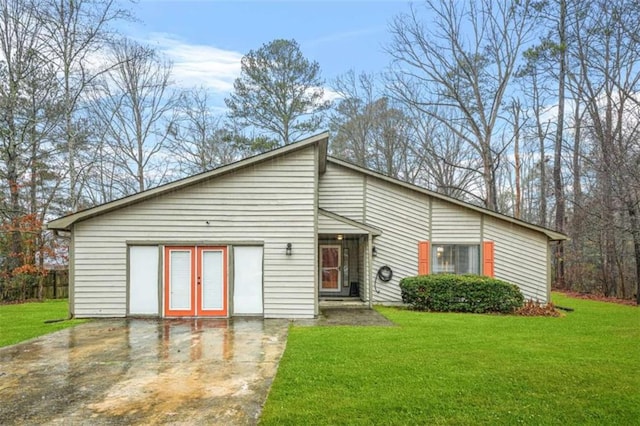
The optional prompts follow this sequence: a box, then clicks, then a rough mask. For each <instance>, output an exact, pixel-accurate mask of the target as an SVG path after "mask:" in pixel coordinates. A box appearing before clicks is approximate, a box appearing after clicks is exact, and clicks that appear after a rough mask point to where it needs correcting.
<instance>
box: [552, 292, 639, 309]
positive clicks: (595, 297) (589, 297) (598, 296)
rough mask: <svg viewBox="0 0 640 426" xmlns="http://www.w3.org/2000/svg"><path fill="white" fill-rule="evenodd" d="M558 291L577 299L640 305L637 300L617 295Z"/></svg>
mask: <svg viewBox="0 0 640 426" xmlns="http://www.w3.org/2000/svg"><path fill="white" fill-rule="evenodd" d="M558 293H561V294H564V295H565V296H567V297H573V298H576V299H586V300H595V301H597V302H609V303H617V304H619V305H627V306H638V305H637V304H636V301H635V300H632V299H618V298H616V297H607V296H603V295H602V294H591V293H578V292H576V291H565V290H561V291H558Z"/></svg>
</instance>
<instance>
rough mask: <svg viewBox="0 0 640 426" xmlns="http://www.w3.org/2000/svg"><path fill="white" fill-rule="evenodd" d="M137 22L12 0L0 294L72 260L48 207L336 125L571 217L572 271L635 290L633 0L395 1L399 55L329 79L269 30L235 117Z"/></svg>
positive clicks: (639, 242) (392, 163)
mask: <svg viewBox="0 0 640 426" xmlns="http://www.w3.org/2000/svg"><path fill="white" fill-rule="evenodd" d="M327 7H330V5H327ZM130 18H131V16H130V13H129V12H128V10H127V9H126V8H124V7H122V5H119V4H118V3H115V2H113V1H111V0H75V1H70V0H0V179H1V181H2V185H1V186H0V213H1V216H0V221H1V223H0V226H1V228H0V288H1V289H2V291H3V292H6V290H7V289H15V288H26V287H33V286H41V285H42V282H43V277H44V275H45V274H46V271H47V269H49V268H50V267H51V264H52V263H55V262H64V256H65V253H66V250H65V248H64V246H65V244H66V243H65V241H64V240H60V239H58V238H55V236H53V235H50V234H48V233H46V232H43V231H42V224H43V223H44V222H45V221H46V220H47V219H49V218H52V217H56V216H60V215H63V214H67V213H70V212H74V211H77V210H79V209H83V208H86V207H90V206H93V205H96V204H100V203H104V202H107V201H110V200H113V199H116V198H119V197H122V196H125V195H129V194H132V193H134V192H137V191H141V190H145V189H148V188H151V187H154V186H157V185H159V184H162V183H166V182H168V181H172V180H175V179H178V178H181V177H184V176H186V175H189V174H193V173H198V172H202V171H206V170H210V169H211V168H214V167H218V166H220V165H222V164H226V163H229V162H232V161H236V160H238V159H240V158H243V157H246V156H249V155H252V154H255V153H258V152H262V151H264V150H268V149H272V148H274V147H277V146H280V145H284V144H287V143H290V142H292V141H294V140H296V139H298V138H299V137H302V136H306V135H309V134H312V133H314V132H317V131H319V130H321V129H324V128H329V129H330V130H331V133H332V138H331V146H330V150H331V154H332V155H334V156H337V157H340V158H342V159H345V160H347V161H350V162H353V163H355V164H358V165H361V166H364V167H368V168H370V169H373V170H376V171H379V172H381V173H383V174H386V175H389V176H392V177H395V178H398V179H402V180H405V181H408V182H411V183H415V184H418V185H422V186H426V187H428V188H430V189H432V190H434V191H438V192H440V193H443V194H446V195H449V196H453V197H456V198H460V199H463V200H465V201H468V202H470V203H474V204H477V205H482V206H484V207H486V208H489V209H491V210H495V211H498V212H501V213H504V214H508V215H512V216H515V217H517V218H521V219H523V220H526V221H529V222H533V223H536V224H539V225H541V226H545V227H549V228H554V229H556V230H559V231H562V232H565V233H567V234H568V235H569V236H570V238H571V240H570V241H567V242H564V243H563V244H559V245H558V246H557V247H556V248H555V251H554V256H553V259H554V271H555V285H556V286H557V287H560V288H566V289H571V290H575V291H587V292H599V293H603V294H605V295H607V296H617V297H622V298H632V297H638V298H639V299H640V296H638V293H639V292H638V281H639V279H638V278H639V277H640V218H639V217H638V216H639V215H640V138H639V137H638V136H639V135H638V132H639V126H640V96H639V95H638V93H639V90H638V89H639V87H638V86H639V85H640V72H639V71H640V40H639V39H638V38H639V37H640V36H639V35H638V34H637V22H640V5H639V4H638V3H637V2H636V1H633V0H606V1H605V0H594V1H591V2H580V1H577V0H544V1H531V0H521V1H500V2H496V1H493V0H467V1H461V2H447V1H444V0H428V1H426V2H424V3H421V4H417V5H415V6H411V7H409V6H408V7H407V12H406V13H405V14H403V15H401V16H397V17H390V42H389V43H388V45H387V46H386V51H387V53H388V55H389V59H390V64H389V67H388V69H386V70H381V72H380V73H377V74H372V73H358V72H357V71H353V70H352V71H347V70H345V71H346V72H345V73H344V74H343V75H341V76H339V77H338V78H336V79H334V80H333V81H330V82H325V80H323V79H322V77H321V73H320V65H319V64H318V63H317V62H314V61H310V60H308V59H306V58H305V57H304V55H303V52H302V48H303V47H304V46H302V47H301V46H299V45H298V43H297V42H296V41H295V40H274V41H272V42H268V43H265V44H264V45H263V46H261V47H260V48H258V49H256V50H252V51H250V52H249V53H248V54H247V55H246V56H245V57H244V58H243V60H242V69H241V75H240V76H239V78H238V79H237V80H236V82H235V84H234V91H233V92H232V93H231V94H229V96H228V97H227V99H226V105H227V106H228V108H229V112H228V114H226V115H225V114H220V113H215V112H214V110H213V109H212V108H211V97H212V94H211V93H210V92H208V91H207V90H205V89H203V88H184V87H179V86H177V85H176V84H175V83H174V82H173V80H172V64H171V63H170V62H169V61H167V60H166V58H163V57H162V55H161V54H159V53H158V52H157V51H155V50H154V49H152V48H150V47H149V46H144V45H141V44H139V43H137V42H134V41H132V40H128V39H126V38H125V37H123V36H122V35H121V34H118V33H117V32H115V31H114V30H113V28H114V27H115V25H114V24H115V23H117V22H122V21H123V20H127V19H130ZM329 92H330V93H331V94H332V96H331V99H333V102H332V103H331V102H329V100H330V97H329V96H328V93H329Z"/></svg>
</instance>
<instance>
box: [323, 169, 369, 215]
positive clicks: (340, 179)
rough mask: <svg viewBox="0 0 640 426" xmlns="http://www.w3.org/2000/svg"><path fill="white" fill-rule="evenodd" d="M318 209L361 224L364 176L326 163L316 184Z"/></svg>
mask: <svg viewBox="0 0 640 426" xmlns="http://www.w3.org/2000/svg"><path fill="white" fill-rule="evenodd" d="M318 191H319V200H318V201H319V207H320V208H321V209H326V210H329V211H331V212H333V213H336V214H339V215H341V216H345V217H347V218H349V219H352V220H357V221H359V222H361V221H362V220H363V205H364V199H363V198H364V176H363V175H362V173H358V172H355V171H353V170H349V169H347V168H345V167H341V166H339V165H337V164H333V163H327V170H326V172H325V173H324V174H323V175H322V176H321V178H320V182H319V184H318Z"/></svg>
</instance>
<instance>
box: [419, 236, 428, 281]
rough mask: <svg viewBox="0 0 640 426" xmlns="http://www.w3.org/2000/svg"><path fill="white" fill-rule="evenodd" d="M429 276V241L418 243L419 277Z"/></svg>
mask: <svg viewBox="0 0 640 426" xmlns="http://www.w3.org/2000/svg"><path fill="white" fill-rule="evenodd" d="M428 274H429V241H419V242H418V275H428Z"/></svg>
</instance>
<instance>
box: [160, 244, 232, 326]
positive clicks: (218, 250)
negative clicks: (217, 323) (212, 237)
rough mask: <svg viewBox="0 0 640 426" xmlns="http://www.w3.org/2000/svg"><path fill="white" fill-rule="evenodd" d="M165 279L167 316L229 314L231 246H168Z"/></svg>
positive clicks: (165, 312)
mask: <svg viewBox="0 0 640 426" xmlns="http://www.w3.org/2000/svg"><path fill="white" fill-rule="evenodd" d="M164 282H165V287H164V315H165V316H167V317H226V316H227V315H228V288H227V287H228V286H227V247H222V246H203V247H199V246H198V247H197V246H168V247H165V249H164Z"/></svg>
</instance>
